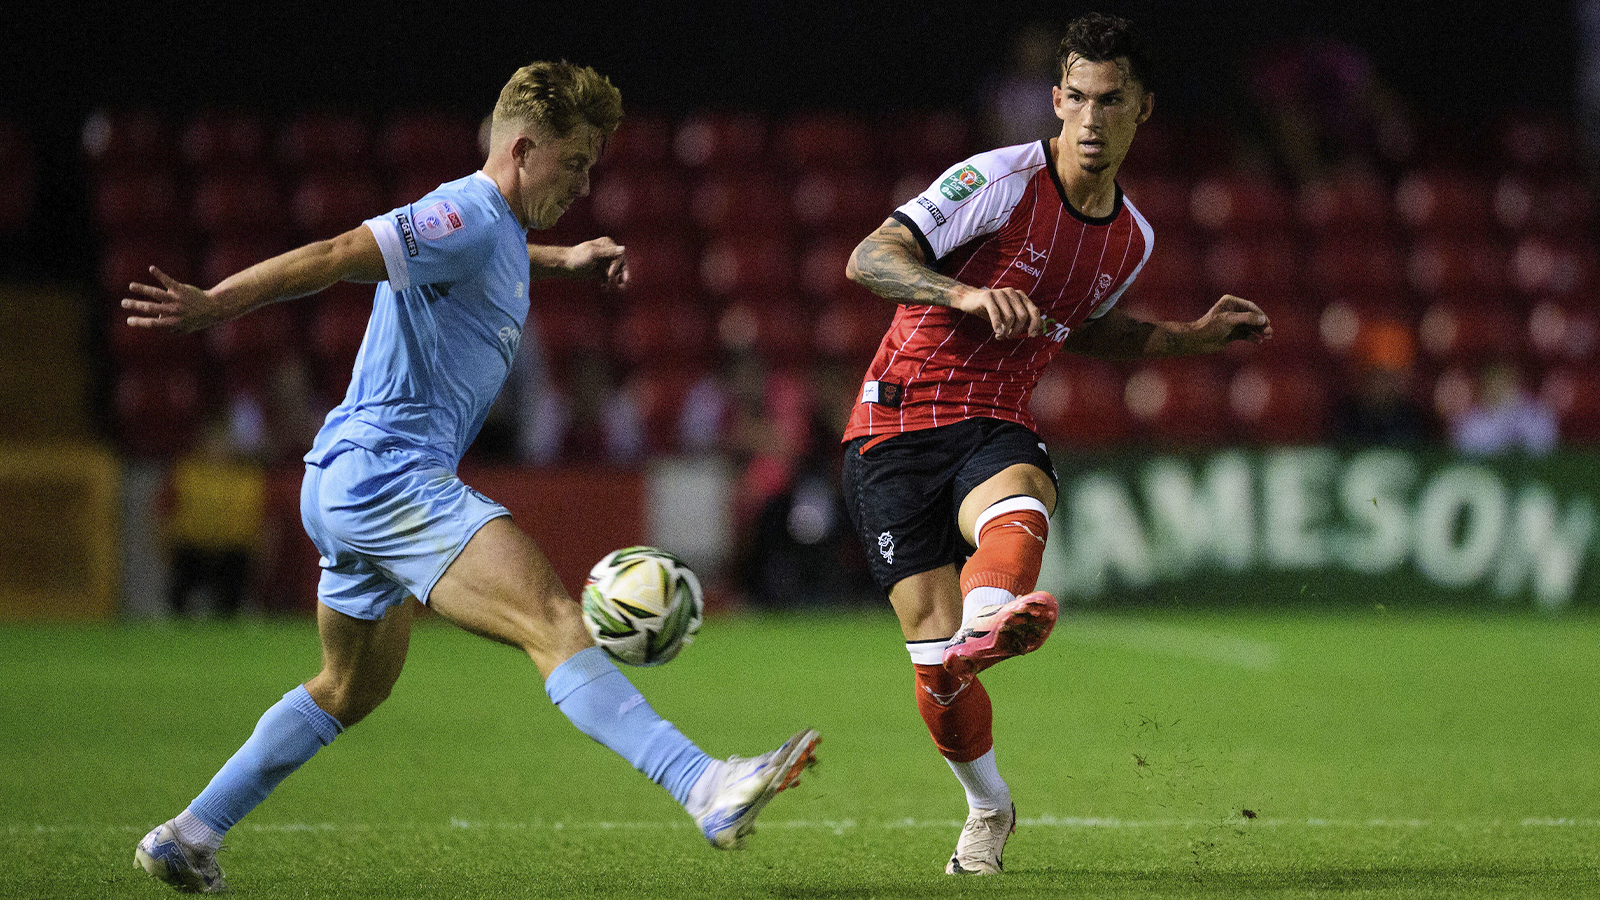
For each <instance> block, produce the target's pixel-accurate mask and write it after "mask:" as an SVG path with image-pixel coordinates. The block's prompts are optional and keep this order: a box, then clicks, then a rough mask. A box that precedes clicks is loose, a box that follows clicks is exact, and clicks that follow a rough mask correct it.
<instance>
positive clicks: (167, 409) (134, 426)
mask: <svg viewBox="0 0 1600 900" xmlns="http://www.w3.org/2000/svg"><path fill="white" fill-rule="evenodd" d="M205 407H206V396H205V387H204V380H203V374H202V372H201V371H200V370H199V369H197V368H195V367H192V366H186V365H184V361H183V360H182V359H173V360H167V361H165V362H158V363H152V364H150V365H140V366H124V367H123V368H121V369H120V370H119V371H118V372H117V374H116V383H115V386H114V389H113V391H112V421H113V426H114V431H115V433H116V436H117V440H118V443H119V444H121V446H122V447H123V449H124V450H126V451H127V452H129V453H131V454H133V455H135V456H140V457H148V458H170V457H172V456H175V455H177V454H179V453H182V452H183V451H185V450H187V449H189V448H190V447H191V446H193V445H194V442H195V440H196V438H197V437H198V434H199V429H200V425H201V421H202V418H203V416H204V412H205Z"/></svg>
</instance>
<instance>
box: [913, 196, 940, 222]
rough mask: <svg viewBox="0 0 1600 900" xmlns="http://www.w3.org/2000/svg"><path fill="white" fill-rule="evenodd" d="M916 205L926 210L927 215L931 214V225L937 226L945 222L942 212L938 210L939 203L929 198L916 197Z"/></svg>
mask: <svg viewBox="0 0 1600 900" xmlns="http://www.w3.org/2000/svg"><path fill="white" fill-rule="evenodd" d="M917 205H918V206H920V207H922V208H923V209H925V210H927V211H928V215H930V216H933V227H935V228H938V227H939V226H941V225H943V224H944V223H945V218H944V213H943V212H940V210H939V204H937V203H935V202H933V201H932V200H929V199H928V198H927V197H918V198H917Z"/></svg>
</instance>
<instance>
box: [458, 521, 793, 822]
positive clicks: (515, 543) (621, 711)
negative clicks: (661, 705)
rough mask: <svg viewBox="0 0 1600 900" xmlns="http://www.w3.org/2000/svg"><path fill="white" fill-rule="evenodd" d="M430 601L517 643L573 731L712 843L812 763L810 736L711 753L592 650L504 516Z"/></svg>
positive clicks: (570, 604) (537, 555) (561, 594)
mask: <svg viewBox="0 0 1600 900" xmlns="http://www.w3.org/2000/svg"><path fill="white" fill-rule="evenodd" d="M429 603H430V605H431V606H432V607H433V608H434V609H435V610H436V611H438V612H439V613H440V614H442V615H443V616H445V617H446V618H447V619H450V620H451V621H452V622H455V623H456V624H457V625H460V626H461V627H463V628H465V629H467V630H469V631H472V632H474V633H476V634H480V635H483V636H485V637H488V638H491V639H493V640H497V641H501V642H504V643H508V644H511V645H513V646H517V647H521V648H522V649H523V650H524V651H525V652H526V653H527V654H528V656H529V657H530V658H531V659H532V660H533V662H534V664H535V665H537V666H538V667H539V671H540V672H542V673H544V675H545V693H546V694H548V695H549V697H550V700H551V701H552V702H553V703H555V704H556V706H557V708H559V709H560V710H561V712H562V713H563V714H565V715H566V716H567V718H568V719H570V720H571V721H572V723H573V724H574V725H576V726H577V727H578V730H580V731H582V732H583V733H584V734H586V735H588V736H589V737H591V738H593V739H594V740H595V741H597V742H599V743H601V744H603V745H604V746H606V747H607V748H609V749H611V750H612V751H613V752H615V753H617V754H618V755H619V756H621V757H622V758H623V759H626V760H627V761H628V762H629V764H631V765H632V766H633V767H634V768H635V769H637V770H639V771H640V772H641V773H643V774H644V775H645V776H646V777H647V778H649V779H650V780H651V781H654V782H655V783H656V784H659V785H661V787H662V788H664V789H665V790H666V791H667V792H668V793H669V794H671V795H672V797H673V799H675V800H677V801H678V803H679V804H681V805H682V806H683V807H684V809H685V810H687V811H688V812H689V814H690V815H691V816H693V817H694V818H695V821H696V822H697V823H699V824H700V826H701V831H702V833H703V834H704V835H705V837H706V840H708V841H709V842H710V843H711V844H712V846H714V847H718V848H720V849H739V848H740V847H742V846H743V844H744V840H745V838H746V837H747V836H748V835H749V833H750V831H751V830H752V829H753V828H754V824H755V817H756V815H757V814H758V813H759V812H760V811H761V809H762V808H763V807H765V806H766V805H767V803H768V802H769V801H770V800H771V799H772V797H773V796H774V795H776V794H777V793H778V792H779V791H782V790H785V789H787V788H789V787H792V786H793V785H794V784H796V783H797V782H798V781H799V777H800V772H801V771H803V770H804V769H805V768H806V767H808V766H810V765H812V764H813V763H814V762H815V759H816V757H815V749H816V745H817V742H818V737H817V734H816V732H814V731H803V732H800V733H799V734H797V735H795V736H794V737H792V738H790V739H789V740H788V741H787V742H785V743H784V744H783V745H782V746H781V747H779V748H778V749H777V750H774V751H772V752H771V753H768V754H765V755H763V756H759V757H756V758H755V759H753V760H745V759H741V758H739V757H734V758H731V759H729V760H717V759H713V758H711V757H710V756H709V755H707V754H706V753H705V752H704V751H702V750H701V749H700V748H699V747H698V746H696V745H695V744H694V743H693V742H692V741H690V740H689V739H688V738H687V737H685V736H684V735H683V734H682V733H681V732H680V731H678V729H677V727H676V726H674V725H673V724H672V723H671V722H669V721H667V720H666V719H663V718H662V717H661V716H660V715H658V714H657V713H656V711H655V710H654V709H653V708H652V707H651V706H650V704H649V703H648V702H647V701H646V700H645V699H644V697H643V696H642V695H641V694H640V693H639V690H638V689H637V688H635V687H634V686H633V683H632V682H630V681H629V680H628V678H627V677H626V676H625V675H623V674H622V672H620V671H619V670H618V669H617V667H616V665H615V664H614V663H613V662H612V661H611V658H610V657H608V656H607V655H606V654H605V651H603V650H601V649H600V648H598V647H596V646H594V645H593V642H592V641H591V639H590V637H589V633H588V631H587V630H586V629H585V628H584V626H583V620H582V616H581V614H580V611H579V607H578V604H577V603H576V602H575V601H573V600H572V598H571V597H570V596H569V595H568V594H567V592H566V589H565V588H564V587H563V586H562V585H561V582H560V580H559V579H558V578H557V576H556V574H555V571H554V569H552V568H551V566H550V563H549V561H548V560H547V559H546V558H545V556H544V554H543V553H542V552H541V551H540V550H539V548H538V547H537V546H536V545H535V544H534V542H533V541H532V540H531V539H530V538H528V536H527V535H525V534H523V533H522V531H521V530H519V529H518V528H517V527H516V526H515V525H514V524H512V522H511V520H510V519H509V518H499V519H495V520H492V521H490V522H489V523H488V524H486V525H485V526H484V527H483V528H482V529H480V530H479V531H478V532H477V534H476V535H474V536H473V538H472V540H471V541H470V542H468V544H467V546H466V549H465V550H463V551H462V553H461V555H460V556H459V557H458V558H457V559H456V561H455V562H454V563H452V564H451V566H450V568H449V569H448V570H447V571H446V572H445V574H444V577H443V578H441V579H440V580H439V582H438V584H437V585H436V586H435V587H434V589H433V592H432V594H431V597H430V600H429Z"/></svg>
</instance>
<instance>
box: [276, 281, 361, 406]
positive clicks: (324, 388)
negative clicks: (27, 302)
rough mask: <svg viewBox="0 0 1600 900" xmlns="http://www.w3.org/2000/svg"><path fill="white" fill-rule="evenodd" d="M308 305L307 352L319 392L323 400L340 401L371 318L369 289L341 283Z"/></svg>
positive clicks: (319, 295) (359, 285) (358, 285)
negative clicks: (308, 336)
mask: <svg viewBox="0 0 1600 900" xmlns="http://www.w3.org/2000/svg"><path fill="white" fill-rule="evenodd" d="M290 302H295V301H290ZM302 302H304V301H302ZM311 304H312V307H311V328H310V331H311V334H310V342H309V343H310V348H309V349H310V351H311V358H312V365H313V368H314V370H315V374H316V380H317V383H318V389H319V390H320V391H321V392H322V394H323V396H326V397H340V396H343V395H344V392H345V388H346V387H347V386H348V385H349V383H350V371H351V367H352V366H353V365H354V364H355V361H356V354H357V353H358V352H360V350H361V341H362V339H363V338H364V337H366V333H367V320H368V319H370V318H371V317H372V287H371V285H361V284H351V283H349V282H341V283H339V284H336V285H334V286H332V287H330V288H328V289H327V290H325V291H323V292H322V293H321V294H318V295H317V297H316V299H315V300H313V301H311Z"/></svg>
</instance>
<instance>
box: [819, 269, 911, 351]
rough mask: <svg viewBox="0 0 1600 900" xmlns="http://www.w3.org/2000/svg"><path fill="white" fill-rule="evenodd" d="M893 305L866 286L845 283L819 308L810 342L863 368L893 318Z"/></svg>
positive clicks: (876, 349)
mask: <svg viewBox="0 0 1600 900" xmlns="http://www.w3.org/2000/svg"><path fill="white" fill-rule="evenodd" d="M895 309H896V307H895V304H893V303H890V302H889V301H887V300H884V299H883V298H881V297H878V296H876V295H874V294H872V293H871V292H869V291H868V290H867V289H866V288H863V287H858V286H856V285H848V286H847V287H846V288H845V289H844V291H843V292H841V293H840V294H837V295H835V296H834V298H833V299H832V300H831V301H829V303H828V304H827V305H826V306H824V307H822V311H821V313H820V314H818V316H817V318H816V321H815V322H814V323H813V325H812V336H811V343H812V346H814V347H815V348H816V350H817V353H818V354H820V355H821V356H823V357H825V358H829V359H834V360H838V361H839V362H840V364H842V365H849V366H851V367H852V368H856V369H861V370H865V369H866V367H867V364H868V363H870V362H871V361H872V357H873V354H875V353H876V352H877V351H878V344H879V343H880V342H882V340H883V335H884V333H885V332H886V331H888V330H889V323H890V322H891V321H892V320H893V319H894V312H895Z"/></svg>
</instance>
